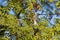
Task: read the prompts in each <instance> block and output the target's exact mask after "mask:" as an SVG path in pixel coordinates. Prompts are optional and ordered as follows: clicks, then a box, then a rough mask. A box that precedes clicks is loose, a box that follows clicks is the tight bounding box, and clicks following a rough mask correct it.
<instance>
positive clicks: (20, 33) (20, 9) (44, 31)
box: [0, 0, 60, 40]
mask: <svg viewBox="0 0 60 40" xmlns="http://www.w3.org/2000/svg"><path fill="white" fill-rule="evenodd" d="M39 2H40V4H39V3H38V2H37V1H36V0H8V3H9V4H8V5H7V6H5V7H4V6H0V40H11V37H12V36H13V35H14V36H16V38H15V40H60V19H58V18H56V25H54V26H53V27H52V28H51V27H49V26H48V22H49V20H50V19H52V18H50V19H47V18H45V17H42V18H41V19H40V20H39V18H38V14H37V11H38V10H42V13H43V7H44V6H45V5H47V6H48V7H49V8H50V9H51V10H52V11H53V7H51V6H50V5H49V3H54V4H55V5H56V8H57V9H59V8H60V6H59V3H60V1H57V2H54V0H40V1H39ZM11 8H13V9H14V11H15V15H12V14H9V11H10V9H11ZM33 10H34V12H33ZM46 10H47V12H46V13H47V14H46V15H47V16H48V15H49V16H50V17H51V14H54V13H53V12H51V11H50V10H49V9H48V8H46ZM55 11H56V10H55ZM55 11H54V12H55ZM57 11H58V10H57ZM49 13H51V14H49ZM21 14H24V16H23V17H24V18H23V17H22V18H21V16H20V15H21ZM58 14H59V12H58ZM43 19H44V20H43ZM38 20H39V21H38ZM36 24H38V25H36ZM7 30H8V31H9V33H10V34H9V36H6V34H5V32H6V31H7ZM12 39H13V38H12Z"/></svg>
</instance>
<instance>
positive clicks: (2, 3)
mask: <svg viewBox="0 0 60 40" xmlns="http://www.w3.org/2000/svg"><path fill="white" fill-rule="evenodd" d="M55 1H57V0H55ZM38 3H39V4H40V2H39V0H38ZM49 4H50V6H52V7H53V10H52V9H51V8H50V7H49V6H47V5H45V6H44V7H43V9H42V10H43V11H44V12H43V14H46V12H47V10H46V9H48V10H49V11H51V12H52V13H53V14H55V10H56V6H55V4H54V3H49ZM7 5H8V0H0V6H7ZM42 10H38V11H37V13H38V14H41V13H42ZM58 11H59V12H60V9H58ZM9 13H10V14H12V15H14V14H15V12H14V9H13V8H11V9H10V11H9ZM21 16H22V15H21ZM43 16H45V17H46V15H40V16H39V18H41V17H43ZM48 17H49V16H47V18H48ZM55 18H58V19H60V16H56V15H53V17H52V19H51V20H50V23H51V24H53V25H55V24H56V22H55V20H54V19H55ZM48 25H49V26H51V25H50V24H49V23H48Z"/></svg>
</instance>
